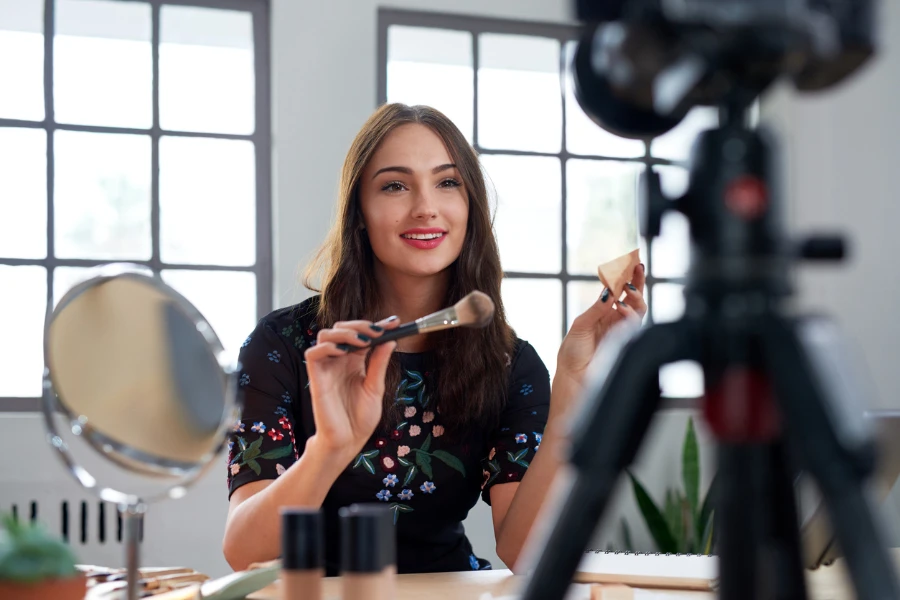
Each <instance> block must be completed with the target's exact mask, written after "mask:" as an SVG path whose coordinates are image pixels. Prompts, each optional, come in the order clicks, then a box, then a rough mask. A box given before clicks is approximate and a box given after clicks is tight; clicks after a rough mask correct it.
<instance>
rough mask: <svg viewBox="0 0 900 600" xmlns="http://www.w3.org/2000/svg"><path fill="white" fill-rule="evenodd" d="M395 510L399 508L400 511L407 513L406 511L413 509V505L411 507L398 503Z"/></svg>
mask: <svg viewBox="0 0 900 600" xmlns="http://www.w3.org/2000/svg"><path fill="white" fill-rule="evenodd" d="M397 510H399V511H400V512H405V513H408V512H412V511H413V507H412V506H407V505H405V504H398V505H397Z"/></svg>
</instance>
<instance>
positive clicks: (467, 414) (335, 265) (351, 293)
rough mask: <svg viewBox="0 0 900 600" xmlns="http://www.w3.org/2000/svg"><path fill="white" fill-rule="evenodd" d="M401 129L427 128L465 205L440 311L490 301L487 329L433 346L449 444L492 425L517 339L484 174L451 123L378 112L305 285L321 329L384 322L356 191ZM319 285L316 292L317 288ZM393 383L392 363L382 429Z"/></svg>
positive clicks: (388, 420)
mask: <svg viewBox="0 0 900 600" xmlns="http://www.w3.org/2000/svg"><path fill="white" fill-rule="evenodd" d="M408 123H418V124H421V125H424V126H426V127H428V128H429V129H431V130H432V131H434V132H435V133H436V134H437V135H438V136H439V137H440V138H441V139H442V140H443V142H444V145H445V146H446V148H447V152H448V153H449V154H450V157H451V159H452V161H453V163H454V164H456V168H457V170H458V171H459V174H460V177H461V178H462V180H463V184H464V187H465V190H466V192H467V194H468V198H469V217H468V224H467V228H466V237H465V240H464V241H463V245H462V250H461V251H460V254H459V257H458V258H457V259H456V261H454V263H453V264H452V265H450V267H448V269H449V270H450V273H449V286H448V289H447V296H446V298H445V301H444V304H443V306H450V305H452V304H455V303H456V302H457V301H458V300H460V299H461V298H463V297H464V296H465V295H466V294H468V293H469V292H472V291H474V290H479V291H481V292H484V293H485V294H487V295H488V296H490V297H491V299H492V300H493V301H494V304H495V306H496V311H495V313H494V319H493V321H492V322H491V324H490V325H489V326H488V327H485V328H484V329H464V328H458V329H451V330H447V331H443V332H439V333H437V334H434V335H436V336H439V338H438V339H437V340H436V342H437V343H436V348H437V349H436V363H437V367H438V369H439V372H440V375H439V376H438V378H437V389H436V390H434V392H433V393H432V401H431V402H432V403H433V405H434V406H436V407H437V408H438V410H440V414H441V422H442V424H443V425H444V426H445V428H446V430H447V433H448V434H449V435H453V434H454V433H457V432H459V431H460V429H461V428H462V427H463V426H464V425H467V424H471V423H477V424H480V425H490V424H492V423H494V422H496V419H497V417H498V415H499V413H500V410H501V408H502V406H503V403H504V402H505V399H506V395H507V385H508V372H509V371H508V364H509V359H510V357H511V355H512V352H513V344H514V341H515V333H514V332H513V330H512V328H511V327H510V326H509V324H508V323H507V322H506V314H505V311H504V310H503V302H502V300H501V298H500V284H501V281H502V279H503V270H502V268H501V266H500V253H499V251H498V249H497V242H496V239H495V237H494V230H493V219H492V215H491V209H490V206H489V202H488V193H487V186H486V184H485V177H484V173H483V172H482V170H481V165H480V163H479V161H478V156H477V154H476V153H475V150H474V149H473V148H472V146H471V145H469V143H468V142H467V141H466V139H465V137H464V136H463V134H462V133H461V132H460V131H459V129H458V128H457V127H456V125H454V124H453V122H452V121H450V119H448V118H447V117H446V116H444V115H443V114H442V113H441V112H439V111H437V110H435V109H433V108H430V107H428V106H407V105H404V104H385V105H383V106H381V107H380V108H379V109H378V110H377V111H375V113H374V114H373V115H372V116H371V117H370V118H369V120H368V121H367V122H366V124H365V125H364V126H363V128H362V129H361V130H360V132H359V133H358V134H357V136H356V139H355V140H353V144H352V145H351V146H350V151H349V152H348V153H347V158H346V160H345V161H344V168H343V170H342V172H341V180H340V187H339V196H338V212H337V219H336V220H335V223H334V225H333V226H332V228H331V231H330V232H329V234H328V237H327V239H326V241H325V243H324V244H323V246H322V247H321V248H320V250H319V252H318V254H317V255H316V257H315V259H314V260H313V262H312V263H311V264H310V266H309V268H308V269H307V271H306V276H305V277H304V285H306V287H308V288H309V289H311V290H315V291H319V292H321V298H320V300H319V306H318V313H317V315H316V322H317V324H318V326H319V327H331V326H332V325H333V324H334V323H336V322H338V321H348V320H353V319H368V320H371V321H375V320H379V319H381V318H384V317H385V316H387V315H383V314H381V312H380V311H381V306H380V300H381V299H380V296H379V292H378V286H377V283H376V281H375V271H374V255H373V252H372V246H371V244H370V243H369V238H368V235H367V234H366V232H365V230H364V229H363V227H362V225H363V221H362V212H361V210H360V204H359V181H360V178H361V175H362V172H363V170H364V169H365V168H366V165H367V164H368V163H369V160H370V159H371V158H372V155H373V154H374V153H375V151H376V150H377V148H378V147H379V145H380V144H381V142H382V140H384V139H385V138H386V137H387V135H388V134H390V132H391V131H393V130H394V129H395V128H397V127H399V126H400V125H405V124H408ZM317 275H318V278H319V279H320V282H319V285H318V286H316V287H314V284H313V279H314V278H316V276H317ZM399 381H400V363H399V359H398V357H397V355H396V354H395V355H394V356H393V357H392V359H391V364H390V366H389V367H388V374H387V380H386V385H385V398H384V406H385V410H384V413H383V414H384V416H383V418H382V426H383V427H391V426H392V424H393V422H394V420H395V419H396V418H397V417H398V413H399V409H398V408H399V407H398V406H397V405H396V404H395V400H394V399H395V393H396V391H397V386H398V383H399Z"/></svg>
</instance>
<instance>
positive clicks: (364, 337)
mask: <svg viewBox="0 0 900 600" xmlns="http://www.w3.org/2000/svg"><path fill="white" fill-rule="evenodd" d="M356 337H358V338H359V341H361V342H365V343H367V344H368V343H369V342H371V341H372V338H370V337H369V336H367V335H363V334H361V333H357V334H356Z"/></svg>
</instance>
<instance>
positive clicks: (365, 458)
mask: <svg viewBox="0 0 900 600" xmlns="http://www.w3.org/2000/svg"><path fill="white" fill-rule="evenodd" d="M360 458H362V464H363V467H365V469H366V471H368V472H369V473H371V474H372V475H374V474H375V467H373V466H372V461H370V460H369V457H368V456H366V455H365V454H362V455H360Z"/></svg>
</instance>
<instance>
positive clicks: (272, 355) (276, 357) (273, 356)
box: [266, 350, 281, 363]
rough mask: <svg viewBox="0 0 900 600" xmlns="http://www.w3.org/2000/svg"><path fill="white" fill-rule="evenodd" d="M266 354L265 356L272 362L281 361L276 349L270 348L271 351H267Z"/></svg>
mask: <svg viewBox="0 0 900 600" xmlns="http://www.w3.org/2000/svg"><path fill="white" fill-rule="evenodd" d="M266 356H267V357H268V358H269V360H270V361H272V362H273V363H280V362H281V355H280V354H279V353H278V350H272V351H271V352H269V353H268V354H267V355H266Z"/></svg>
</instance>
